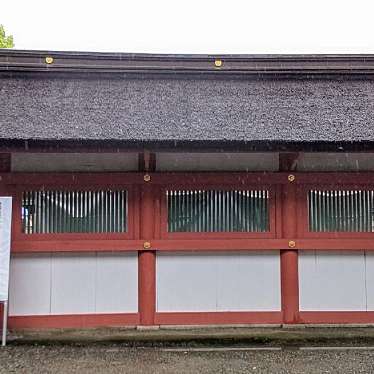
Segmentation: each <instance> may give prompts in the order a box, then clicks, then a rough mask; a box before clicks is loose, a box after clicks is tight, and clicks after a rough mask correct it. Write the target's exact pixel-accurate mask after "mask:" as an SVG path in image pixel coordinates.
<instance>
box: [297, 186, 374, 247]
mask: <svg viewBox="0 0 374 374" xmlns="http://www.w3.org/2000/svg"><path fill="white" fill-rule="evenodd" d="M348 182H349V183H348ZM369 189H372V190H374V184H373V185H368V184H361V185H357V184H352V181H351V180H350V181H346V183H341V184H318V185H316V184H313V185H302V186H298V191H297V195H298V197H297V201H298V221H299V223H300V224H299V226H298V236H299V237H300V238H305V239H308V238H310V239H360V240H362V239H370V238H371V239H374V232H357V231H329V232H327V231H309V214H308V213H309V212H308V193H309V191H312V190H317V191H318V190H321V191H325V190H327V191H328V190H332V191H333V190H350V191H357V190H361V191H363V190H369Z"/></svg>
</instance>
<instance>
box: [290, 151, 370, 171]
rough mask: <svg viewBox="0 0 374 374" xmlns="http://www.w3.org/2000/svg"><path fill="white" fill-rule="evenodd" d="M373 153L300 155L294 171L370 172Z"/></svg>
mask: <svg viewBox="0 0 374 374" xmlns="http://www.w3.org/2000/svg"><path fill="white" fill-rule="evenodd" d="M370 170H374V154H373V153H319V152H317V153H301V154H300V155H299V157H298V160H297V167H296V171H370Z"/></svg>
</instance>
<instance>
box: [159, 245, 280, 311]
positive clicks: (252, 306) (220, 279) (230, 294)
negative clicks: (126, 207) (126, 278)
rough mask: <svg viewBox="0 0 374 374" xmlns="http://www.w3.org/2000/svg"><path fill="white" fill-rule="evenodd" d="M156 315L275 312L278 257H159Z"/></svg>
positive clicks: (244, 254) (259, 254)
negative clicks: (173, 313) (158, 313)
mask: <svg viewBox="0 0 374 374" xmlns="http://www.w3.org/2000/svg"><path fill="white" fill-rule="evenodd" d="M156 272H157V311H159V312H222V311H277V310H280V308H281V301H280V257H279V252H277V251H272V252H237V253H217V252H215V253H211V252H209V253H205V254H201V253H192V252H186V253H158V254H157V262H156Z"/></svg>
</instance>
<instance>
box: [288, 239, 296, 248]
mask: <svg viewBox="0 0 374 374" xmlns="http://www.w3.org/2000/svg"><path fill="white" fill-rule="evenodd" d="M288 247H289V248H295V247H296V242H295V241H294V240H290V241H289V242H288Z"/></svg>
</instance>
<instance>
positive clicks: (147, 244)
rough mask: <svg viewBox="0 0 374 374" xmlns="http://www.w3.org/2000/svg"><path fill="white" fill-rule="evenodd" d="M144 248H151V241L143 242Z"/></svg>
mask: <svg viewBox="0 0 374 374" xmlns="http://www.w3.org/2000/svg"><path fill="white" fill-rule="evenodd" d="M143 248H144V249H149V248H151V243H150V242H144V243H143Z"/></svg>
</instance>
